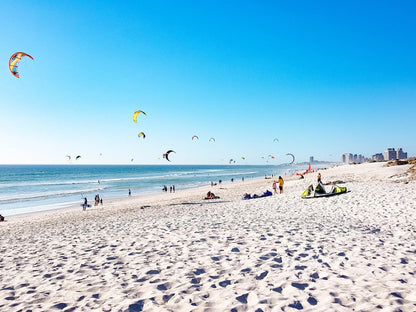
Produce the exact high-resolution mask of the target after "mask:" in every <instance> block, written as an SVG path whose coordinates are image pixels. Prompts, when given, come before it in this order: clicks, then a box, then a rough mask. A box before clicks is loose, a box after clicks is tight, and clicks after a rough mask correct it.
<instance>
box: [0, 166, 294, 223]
mask: <svg viewBox="0 0 416 312" xmlns="http://www.w3.org/2000/svg"><path fill="white" fill-rule="evenodd" d="M296 169H297V168H296V167H294V166H287V165H286V166H285V165H281V166H264V165H263V166H247V165H246V166H241V165H240V166H239V165H221V166H216V165H0V214H2V215H3V216H10V215H16V214H22V213H28V212H36V211H43V210H50V209H58V208H64V207H69V206H73V205H79V204H81V203H82V202H83V198H84V197H87V199H88V201H89V203H91V201H93V200H94V197H95V195H96V194H99V195H100V197H101V198H103V201H104V202H105V200H107V199H113V198H121V197H126V196H128V191H129V189H130V190H131V193H132V196H140V195H144V194H152V193H159V192H162V188H163V186H164V185H166V186H167V188H168V190H169V188H170V186H173V185H175V189H176V190H181V189H187V188H192V187H198V186H204V185H209V184H210V182H211V181H213V182H215V183H218V181H219V180H222V181H223V182H230V181H231V179H234V180H235V181H241V180H242V178H244V179H250V178H258V177H264V176H265V175H284V174H285V173H288V172H289V171H294V170H296Z"/></svg>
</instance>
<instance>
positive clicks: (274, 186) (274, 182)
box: [273, 181, 277, 194]
mask: <svg viewBox="0 0 416 312" xmlns="http://www.w3.org/2000/svg"><path fill="white" fill-rule="evenodd" d="M273 191H274V193H275V194H277V184H276V181H273Z"/></svg>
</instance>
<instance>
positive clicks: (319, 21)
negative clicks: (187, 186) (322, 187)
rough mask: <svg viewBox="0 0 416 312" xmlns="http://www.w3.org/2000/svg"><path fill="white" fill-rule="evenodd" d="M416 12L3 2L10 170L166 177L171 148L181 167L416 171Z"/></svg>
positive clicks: (376, 7) (399, 8)
mask: <svg viewBox="0 0 416 312" xmlns="http://www.w3.org/2000/svg"><path fill="white" fill-rule="evenodd" d="M415 12H416V2H415V1H380V0H377V1H240V0H238V1H237V0H236V1H214V0H210V1H157V0H151V1H138V0H137V1H103V0H100V1H46V0H45V1H1V2H0V40H1V45H0V46H1V49H0V60H2V63H3V66H1V68H2V70H1V71H0V146H1V148H0V163H4V164H5V163H22V164H28V163H43V164H49V163H50V164H59V163H67V161H66V158H65V155H71V156H72V157H75V156H76V155H81V156H82V158H81V159H80V160H79V161H78V162H77V163H80V164H88V163H98V164H101V163H114V164H119V163H121V164H122V163H126V164H127V163H131V161H130V160H131V159H132V158H133V159H134V162H133V163H135V164H159V163H160V164H166V163H167V161H166V160H164V159H162V154H163V153H164V152H166V151H167V150H169V149H173V150H175V151H176V154H173V155H172V157H171V160H172V163H175V164H222V163H224V164H227V163H228V160H229V159H230V158H233V159H236V160H237V163H239V164H261V163H264V162H265V160H264V159H262V158H261V157H266V158H267V156H268V155H274V156H275V157H276V158H275V159H273V160H272V159H270V161H269V164H271V163H276V164H280V163H286V162H288V161H289V160H290V157H289V156H286V153H293V154H294V155H295V156H296V161H299V162H302V161H307V160H308V159H309V156H314V157H315V159H318V160H335V161H339V160H340V159H341V154H342V153H346V152H351V153H357V154H360V153H361V154H364V155H365V156H371V155H372V154H375V153H378V152H383V151H384V150H386V148H387V147H394V148H397V147H402V148H403V149H404V151H407V152H408V153H409V156H416V130H415V129H416V128H415V127H414V121H415V117H416V105H415V99H416V65H415V64H416V63H415V57H416V39H415V38H416V36H415V35H416V18H415ZM18 51H23V52H26V53H28V54H30V55H31V56H33V58H34V60H33V61H32V60H30V59H29V58H24V59H22V61H21V62H20V66H19V72H20V77H21V78H19V79H18V78H15V77H14V76H12V74H11V73H10V72H9V70H8V66H7V63H8V60H9V58H10V56H11V55H12V54H13V53H14V52H18ZM136 110H143V111H145V112H146V114H147V115H146V116H144V115H139V116H138V122H137V124H135V123H134V122H133V120H132V114H133V112H134V111H136ZM141 131H143V132H144V133H146V138H145V139H144V140H143V139H139V138H138V137H137V134H138V133H139V132H141ZM193 135H197V136H198V137H199V140H194V141H192V140H191V138H192V136H193ZM211 137H214V138H215V140H216V141H215V143H213V142H208V140H209V138H211ZM274 138H278V139H279V142H273V140H274ZM100 154H102V155H101V156H100ZM241 157H245V160H242V159H241ZM158 158H160V159H158ZM73 163H75V161H74V162H73Z"/></svg>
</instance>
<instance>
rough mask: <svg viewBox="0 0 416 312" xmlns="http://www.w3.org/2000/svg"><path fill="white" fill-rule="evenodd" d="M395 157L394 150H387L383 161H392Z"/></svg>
mask: <svg viewBox="0 0 416 312" xmlns="http://www.w3.org/2000/svg"><path fill="white" fill-rule="evenodd" d="M396 157H397V153H396V150H395V149H394V148H388V149H387V150H386V151H385V152H384V160H393V159H396Z"/></svg>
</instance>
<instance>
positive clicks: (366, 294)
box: [0, 163, 416, 311]
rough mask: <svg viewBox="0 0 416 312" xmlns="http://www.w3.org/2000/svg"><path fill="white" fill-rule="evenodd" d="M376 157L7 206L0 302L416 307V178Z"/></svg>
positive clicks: (29, 307)
mask: <svg viewBox="0 0 416 312" xmlns="http://www.w3.org/2000/svg"><path fill="white" fill-rule="evenodd" d="M384 165H385V163H367V164H361V165H343V166H338V167H334V168H330V169H326V170H322V171H320V172H321V174H322V180H323V182H331V181H340V182H339V185H340V186H346V187H347V189H348V191H349V192H348V193H346V194H342V195H338V196H333V197H327V198H318V199H302V198H301V197H300V195H301V193H302V192H303V190H304V189H306V187H307V186H308V185H310V184H314V185H315V184H316V183H315V182H316V175H317V173H316V172H314V173H311V174H307V175H305V179H303V180H299V179H297V177H296V176H292V177H285V186H284V193H283V194H278V195H273V196H269V197H265V198H258V199H252V200H242V199H241V197H242V195H243V194H244V193H246V192H247V193H250V194H254V193H256V194H262V193H263V192H264V191H265V190H266V189H268V190H272V182H273V181H272V180H267V179H253V180H246V181H244V182H242V181H239V182H234V183H226V184H220V185H216V186H214V187H211V186H206V187H202V188H196V189H190V190H179V191H177V192H176V193H161V194H158V195H149V196H142V197H131V198H126V199H121V200H113V201H107V202H105V203H104V205H103V206H97V207H94V206H93V207H92V208H90V209H88V210H87V211H82V208H81V207H79V206H78V207H71V208H68V209H61V210H55V211H47V212H42V213H33V214H28V215H20V216H12V217H9V218H7V219H6V222H3V223H1V224H0V234H1V238H2V239H1V245H0V246H1V260H0V289H1V292H0V311H298V310H303V311H377V310H380V311H416V276H415V275H416V240H415V238H416V204H415V203H416V192H415V186H416V182H415V180H413V179H411V178H410V176H409V174H407V173H406V171H407V170H408V169H409V168H410V165H402V166H392V167H385V166H384ZM209 190H210V191H213V192H214V193H215V194H216V195H218V196H220V198H219V199H216V200H203V197H204V195H205V194H206V193H207V191H209Z"/></svg>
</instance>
